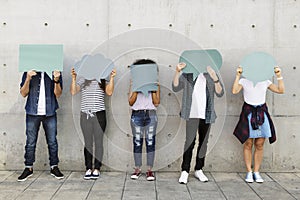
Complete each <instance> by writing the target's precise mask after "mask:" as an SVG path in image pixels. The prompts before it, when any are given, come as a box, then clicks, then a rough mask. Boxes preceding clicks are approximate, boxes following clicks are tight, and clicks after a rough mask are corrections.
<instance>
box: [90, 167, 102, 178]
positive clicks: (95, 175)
mask: <svg viewBox="0 0 300 200" xmlns="http://www.w3.org/2000/svg"><path fill="white" fill-rule="evenodd" d="M99 177H100V171H99V170H98V169H94V171H93V173H92V177H91V179H94V180H95V179H97V178H99Z"/></svg>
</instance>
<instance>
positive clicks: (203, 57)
mask: <svg viewBox="0 0 300 200" xmlns="http://www.w3.org/2000/svg"><path fill="white" fill-rule="evenodd" d="M179 62H184V63H185V64H186V67H185V68H183V70H182V72H183V73H193V78H194V80H195V79H196V78H197V77H198V75H199V74H200V73H203V72H206V71H207V70H206V67H207V66H210V67H211V68H212V69H214V70H215V71H216V70H217V71H218V70H220V68H221V66H222V62H223V61H222V55H221V54H220V52H219V51H218V50H216V49H208V50H187V51H184V52H183V53H182V54H181V56H180V59H179Z"/></svg>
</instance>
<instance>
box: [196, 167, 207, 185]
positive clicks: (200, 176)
mask: <svg viewBox="0 0 300 200" xmlns="http://www.w3.org/2000/svg"><path fill="white" fill-rule="evenodd" d="M195 177H196V178H198V179H199V181H201V182H207V181H208V178H207V177H206V176H205V174H204V173H203V171H202V169H200V170H196V171H195Z"/></svg>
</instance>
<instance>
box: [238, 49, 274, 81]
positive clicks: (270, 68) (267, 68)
mask: <svg viewBox="0 0 300 200" xmlns="http://www.w3.org/2000/svg"><path fill="white" fill-rule="evenodd" d="M240 65H241V67H242V68H243V76H244V77H245V78H246V79H248V80H250V81H252V82H253V83H254V85H256V83H258V82H260V81H265V80H269V79H270V78H271V77H272V76H273V75H274V67H275V66H276V65H277V64H276V61H275V59H274V58H273V56H271V55H270V54H267V53H265V52H253V53H251V54H248V55H246V56H245V57H244V58H243V60H242V61H241V64H240Z"/></svg>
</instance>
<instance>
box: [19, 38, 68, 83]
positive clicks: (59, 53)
mask: <svg viewBox="0 0 300 200" xmlns="http://www.w3.org/2000/svg"><path fill="white" fill-rule="evenodd" d="M63 56H64V55H63V45H61V44H20V46H19V71H20V72H27V71H30V70H36V71H40V72H46V73H47V74H48V76H49V77H50V78H52V72H53V71H55V70H59V71H62V70H63V60H64V57H63Z"/></svg>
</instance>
